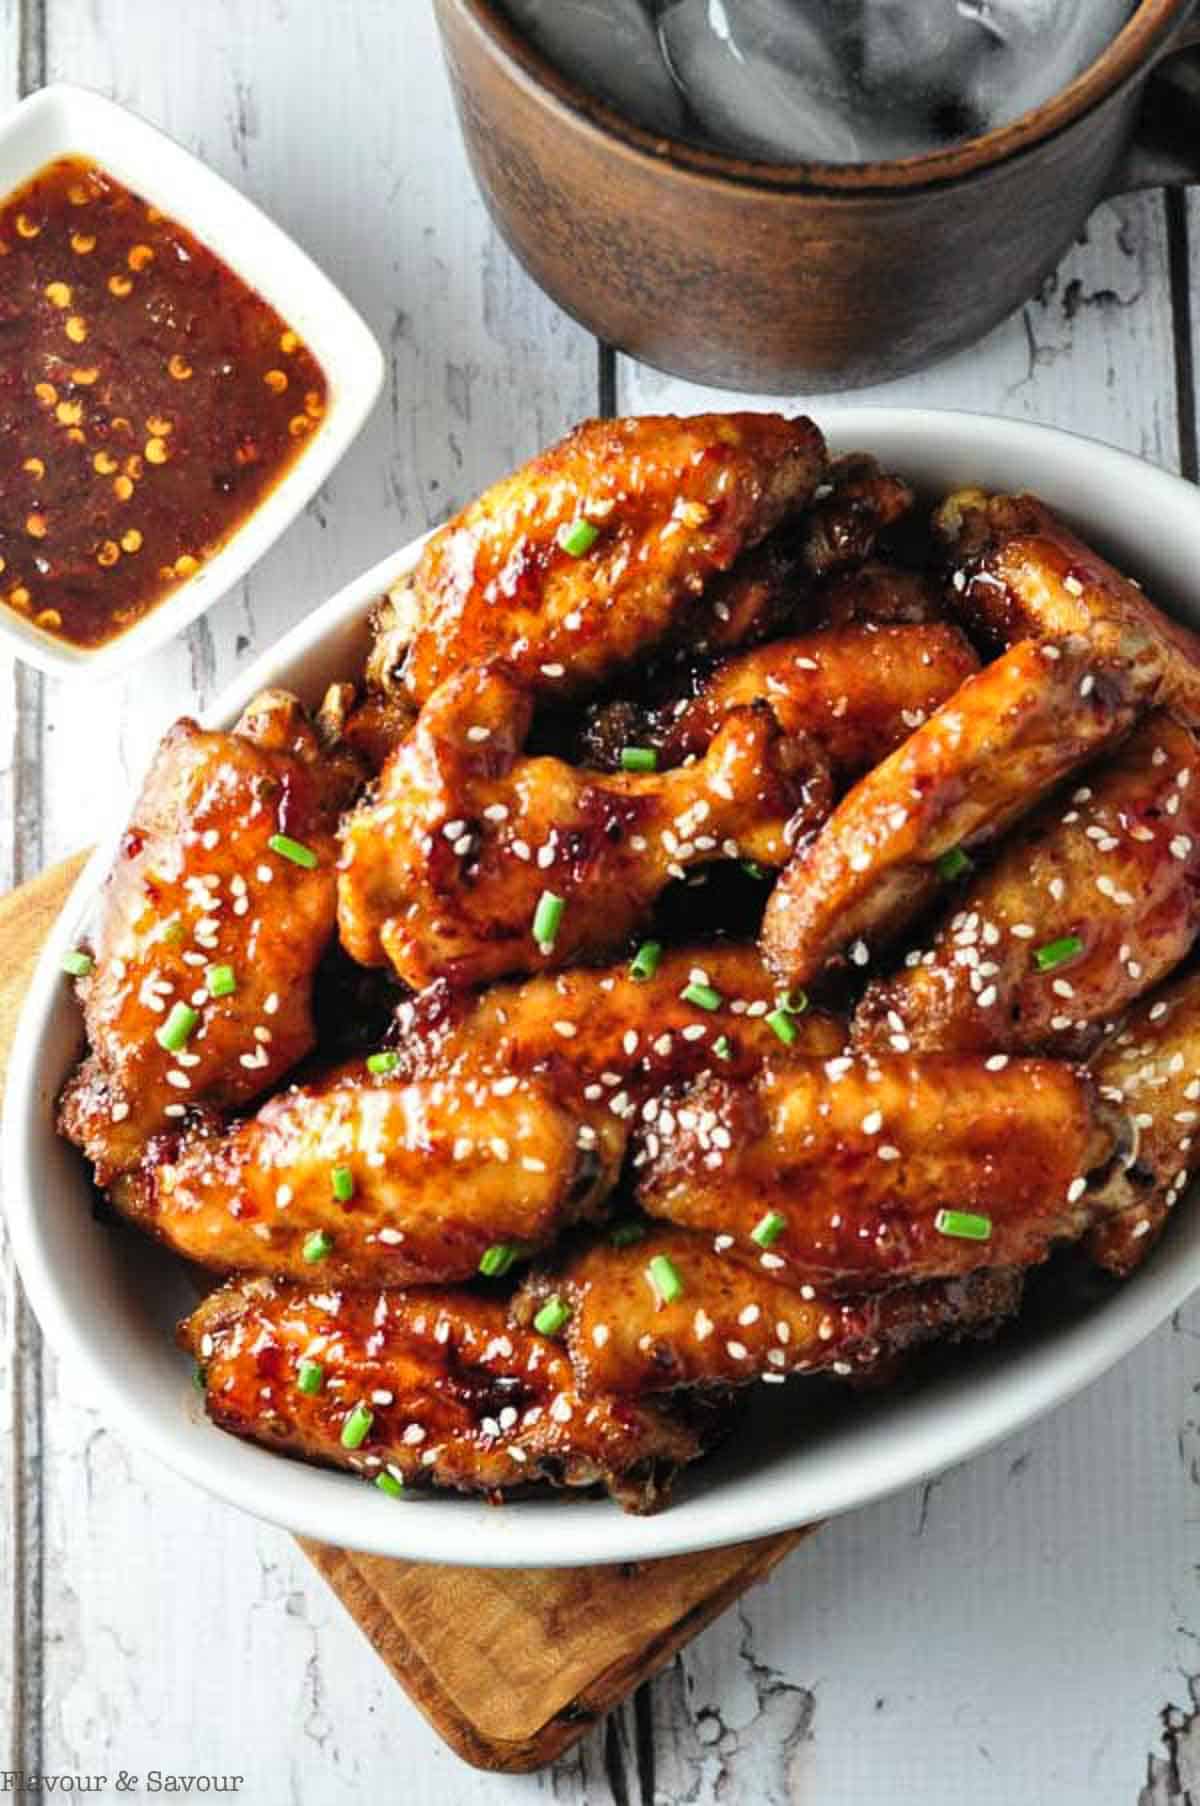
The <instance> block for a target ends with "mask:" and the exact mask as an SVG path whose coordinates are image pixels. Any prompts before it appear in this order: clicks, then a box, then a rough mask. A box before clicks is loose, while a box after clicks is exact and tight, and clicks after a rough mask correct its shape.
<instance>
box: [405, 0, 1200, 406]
mask: <svg viewBox="0 0 1200 1806" xmlns="http://www.w3.org/2000/svg"><path fill="white" fill-rule="evenodd" d="M434 7H435V11H436V13H437V18H438V23H439V26H440V29H441V33H442V41H443V45H444V48H445V52H446V61H447V65H448V67H449V71H450V79H451V83H452V85H453V89H454V95H455V101H456V104H457V107H458V115H459V120H460V122H461V125H462V129H463V134H464V137H465V139H466V143H467V149H468V152H469V154H470V158H471V163H472V166H473V168H474V171H475V175H476V178H477V180H478V182H479V185H480V187H481V189H482V190H483V194H484V198H485V199H486V201H487V204H488V206H489V208H490V210H491V212H492V214H493V216H494V218H495V220H496V223H497V224H498V226H499V228H500V230H501V232H503V234H504V236H505V238H506V239H507V241H508V243H509V244H510V245H511V247H512V249H513V250H514V251H515V252H516V254H517V256H518V257H519V258H520V259H521V261H522V263H523V264H524V265H525V267H526V268H527V269H528V270H529V271H530V273H531V274H532V275H533V276H534V277H535V279H536V280H537V281H538V282H539V283H540V284H541V285H542V287H543V288H544V289H546V290H547V292H548V293H549V294H550V295H552V296H553V297H554V299H555V300H556V301H557V302H558V303H559V304H560V305H561V306H562V307H564V308H565V309H566V310H567V312H568V313H570V314H573V315H574V316H575V318H576V319H577V320H580V321H581V322H582V323H583V324H584V325H585V326H587V327H589V328H590V329H591V331H592V332H594V333H596V334H597V335H598V336H599V337H600V338H602V339H605V340H607V341H608V342H609V343H610V344H613V345H616V346H619V347H620V348H621V349H622V350H624V351H627V352H629V353H630V354H631V355H632V356H633V357H637V358H641V359H644V360H645V361H646V362H647V363H650V364H654V365H657V366H658V367H659V368H661V369H664V370H669V371H671V372H672V373H673V374H675V375H677V376H686V377H690V378H692V379H693V380H695V381H697V382H703V383H711V384H716V385H718V386H722V387H728V388H735V389H751V390H763V391H771V392H776V393H793V392H795V391H798V390H809V389H839V388H850V387H854V386H856V385H858V384H861V383H872V382H880V381H883V380H884V379H886V378H888V377H892V376H899V375H902V374H903V373H904V372H905V371H908V370H914V369H919V368H921V367H922V366H924V365H926V364H929V363H932V362H933V361H934V360H935V359H937V358H940V357H944V356H945V355H946V354H947V353H948V352H951V351H953V350H955V349H956V348H958V347H960V346H962V345H967V344H970V343H971V342H972V341H973V340H975V339H977V338H979V337H981V336H982V334H983V333H985V332H987V331H988V329H989V328H990V327H992V326H994V325H995V324H996V322H997V321H998V320H1001V319H1003V317H1004V316H1005V315H1006V314H1007V313H1009V312H1011V310H1012V309H1013V308H1014V307H1016V306H1017V305H1018V304H1019V303H1020V302H1021V301H1023V300H1025V299H1026V297H1027V296H1028V295H1030V294H1032V293H1033V291H1034V290H1035V289H1036V288H1037V286H1038V284H1039V282H1040V281H1041V280H1042V278H1043V277H1044V276H1045V275H1046V274H1047V273H1048V272H1049V271H1050V270H1051V269H1052V268H1053V267H1054V265H1055V264H1056V263H1057V262H1058V260H1059V258H1060V257H1061V255H1062V253H1063V251H1064V250H1065V249H1066V247H1067V245H1068V244H1069V243H1070V242H1071V240H1072V239H1073V238H1074V237H1075V235H1076V233H1077V232H1078V231H1079V229H1080V227H1081V226H1082V224H1083V222H1084V220H1085V219H1086V217H1087V215H1088V213H1089V212H1090V211H1091V209H1092V207H1093V206H1094V205H1095V204H1096V202H1097V201H1098V200H1100V199H1101V198H1102V197H1103V196H1104V195H1106V194H1111V193H1115V192H1118V191H1119V190H1120V189H1121V188H1123V187H1131V186H1137V185H1139V183H1144V182H1145V181H1147V180H1153V179H1164V178H1167V179H1170V178H1172V177H1173V178H1175V179H1182V177H1183V175H1184V173H1185V172H1184V170H1183V169H1181V168H1180V167H1179V165H1178V163H1177V162H1176V161H1174V160H1172V158H1171V157H1170V156H1169V155H1168V156H1167V157H1166V158H1165V159H1164V158H1163V157H1162V156H1160V157H1159V160H1158V161H1151V162H1149V163H1147V162H1146V161H1145V159H1144V158H1143V162H1142V164H1141V166H1140V167H1139V166H1138V165H1137V164H1136V163H1135V164H1134V166H1132V167H1130V165H1129V163H1128V156H1129V152H1130V147H1131V146H1132V145H1133V144H1134V140H1135V135H1136V136H1141V132H1142V129H1143V128H1145V129H1146V130H1147V131H1148V132H1149V133H1150V135H1151V136H1153V135H1154V134H1155V130H1156V128H1158V131H1157V135H1158V136H1159V137H1160V138H1161V137H1162V136H1163V135H1164V134H1163V133H1162V130H1161V127H1162V123H1163V118H1164V115H1165V112H1166V109H1167V108H1168V107H1169V105H1170V104H1171V99H1170V96H1166V97H1165V98H1164V99H1162V100H1161V101H1159V102H1156V105H1155V106H1153V107H1150V108H1147V112H1146V115H1145V116H1143V117H1142V119H1141V121H1140V124H1139V114H1140V113H1141V112H1142V107H1143V100H1144V89H1145V87H1146V83H1147V80H1148V78H1149V77H1150V75H1151V73H1152V72H1153V71H1154V70H1155V68H1156V67H1157V66H1158V65H1159V64H1160V63H1161V62H1162V61H1163V59H1164V58H1166V57H1168V56H1170V55H1172V54H1173V53H1175V52H1176V51H1179V50H1182V49H1183V48H1185V46H1187V45H1190V44H1196V43H1200V25H1198V24H1197V22H1196V18H1195V14H1196V5H1195V0H1142V3H1141V5H1140V6H1138V8H1137V10H1136V11H1135V12H1134V14H1133V16H1132V17H1131V18H1130V20H1129V22H1128V23H1127V24H1126V26H1125V28H1124V29H1123V30H1122V31H1121V33H1120V34H1119V36H1117V37H1116V38H1114V39H1113V41H1112V43H1111V44H1110V45H1109V46H1108V48H1107V49H1106V50H1105V52H1104V54H1103V55H1102V56H1101V57H1100V58H1099V60H1098V61H1097V62H1095V63H1093V64H1092V66H1091V67H1090V68H1089V69H1087V70H1086V71H1085V72H1084V73H1083V74H1082V75H1081V76H1079V78H1078V79H1077V80H1076V81H1073V82H1072V83H1071V84H1070V85H1069V86H1068V87H1066V88H1064V89H1063V90H1062V91H1061V92H1060V93H1059V94H1056V95H1055V96H1054V97H1053V98H1052V99H1051V100H1049V101H1047V102H1045V103H1044V104H1043V105H1042V106H1040V107H1037V108H1035V109H1034V110H1033V111H1031V112H1029V113H1026V114H1024V115H1022V117H1021V118H1019V119H1017V120H1014V121H1013V123H1012V124H1010V125H1006V126H1002V127H1000V128H999V129H998V130H996V131H992V132H988V133H987V134H986V135H985V136H983V137H980V138H975V139H972V140H970V141H969V142H967V143H964V144H958V145H954V146H952V147H950V148H948V149H944V150H937V151H933V152H930V153H929V154H927V155H925V156H920V157H905V158H900V159H897V160H896V161H895V162H891V163H863V164H822V163H808V164H795V165H781V164H768V163H755V162H749V161H747V160H745V159H744V158H740V157H736V156H733V155H726V154H723V153H721V152H719V151H712V150H707V149H703V148H701V147H699V146H696V145H691V144H683V143H680V142H677V141H675V140H669V139H663V138H656V137H654V136H653V134H651V133H650V132H647V131H645V130H643V129H642V128H641V127H640V126H637V125H634V124H632V123H631V122H630V121H629V120H627V119H624V118H623V117H622V116H621V115H620V114H618V113H616V112H614V111H613V110H612V109H611V108H610V107H608V106H606V105H605V104H604V103H603V102H602V101H599V100H597V99H596V98H595V97H594V96H592V95H589V94H587V93H586V92H584V91H583V90H582V89H581V88H579V87H577V86H576V85H575V84H574V83H573V82H571V81H570V80H568V79H567V78H566V77H565V76H563V75H562V74H560V73H559V71H558V70H557V69H555V68H554V67H553V66H552V65H551V64H550V63H549V62H547V61H546V59H545V58H544V57H542V56H541V55H539V53H538V52H537V51H536V50H535V49H534V48H533V47H532V46H531V45H530V44H529V43H528V42H527V40H525V39H524V38H522V37H521V36H520V35H519V33H517V32H516V31H515V30H514V29H513V28H512V26H511V25H510V24H509V23H508V22H507V20H506V19H505V18H504V16H503V15H502V13H501V12H500V9H499V7H498V6H497V5H496V4H495V0H434ZM1184 75H1185V77H1192V76H1194V75H1195V71H1192V70H1186V71H1184ZM1185 85H1186V84H1185ZM1157 86H1158V84H1157V83H1156V84H1155V87H1156V89H1157ZM1153 92H1154V91H1153V90H1152V95H1153ZM1177 99H1178V95H1176V100H1177ZM1198 121H1200V106H1197V107H1196V109H1195V110H1194V111H1193V112H1192V114H1191V120H1190V129H1189V130H1188V132H1187V133H1186V134H1184V135H1183V136H1184V139H1185V141H1189V142H1192V141H1195V139H1196V136H1197V122H1198ZM1185 155H1186V153H1185ZM1123 159H1126V161H1124V162H1123ZM1195 161H1196V169H1195V170H1193V171H1192V172H1191V173H1197V171H1198V170H1200V149H1198V150H1197V153H1196V159H1195Z"/></svg>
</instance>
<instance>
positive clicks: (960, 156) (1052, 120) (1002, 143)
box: [434, 0, 1195, 200]
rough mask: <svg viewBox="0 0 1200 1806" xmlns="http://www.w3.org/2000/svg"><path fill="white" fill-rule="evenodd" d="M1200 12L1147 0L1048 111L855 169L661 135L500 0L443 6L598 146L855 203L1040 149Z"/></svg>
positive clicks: (774, 189) (699, 177)
mask: <svg viewBox="0 0 1200 1806" xmlns="http://www.w3.org/2000/svg"><path fill="white" fill-rule="evenodd" d="M1194 7H1195V0H1138V4H1137V6H1136V10H1135V11H1134V12H1133V13H1131V14H1130V17H1129V18H1128V19H1127V20H1126V22H1125V24H1124V25H1123V26H1122V28H1121V30H1120V31H1119V32H1118V33H1117V34H1116V36H1115V37H1114V38H1112V39H1111V40H1110V42H1109V43H1108V44H1107V45H1106V46H1105V48H1104V50H1103V51H1102V52H1101V54H1100V55H1099V56H1098V57H1097V58H1096V59H1095V60H1094V61H1093V62H1092V63H1090V64H1089V65H1088V67H1087V68H1086V69H1084V70H1083V71H1082V72H1081V73H1080V74H1079V75H1077V76H1076V77H1075V79H1074V80H1073V81H1071V82H1069V83H1068V84H1067V85H1066V86H1065V87H1064V88H1060V89H1059V91H1058V93H1057V94H1053V95H1051V97H1050V98H1049V100H1045V101H1043V102H1042V103H1041V104H1040V105H1039V106H1036V107H1033V108H1031V109H1029V110H1028V111H1027V112H1025V113H1021V114H1019V115H1018V116H1017V118H1016V119H1014V120H1010V121H1009V122H1008V123H1007V124H1005V125H1002V126H997V127H995V128H993V130H991V131H990V132H985V133H982V134H981V135H980V136H979V137H977V138H968V139H965V140H964V141H963V142H962V143H959V144H954V145H950V146H947V147H946V148H945V149H942V150H936V151H927V152H924V153H923V154H921V155H919V156H911V157H896V158H893V159H890V160H888V161H885V162H874V163H849V164H847V163H822V162H820V161H818V160H816V159H813V160H810V161H806V162H800V163H768V162H765V161H763V160H761V159H756V158H752V157H739V156H736V155H735V154H734V153H733V152H725V151H721V150H716V149H708V148H706V147H705V146H703V145H700V144H695V143H692V142H690V141H689V140H687V139H684V138H676V137H674V136H672V135H671V134H669V133H662V132H652V131H650V130H648V129H647V128H646V127H644V126H640V125H638V124H637V123H636V122H635V121H634V120H631V119H628V118H626V116H625V115H624V114H623V113H621V112H620V111H619V110H618V109H617V108H615V107H613V106H612V105H610V104H609V103H608V102H607V101H604V100H602V99H600V98H598V97H597V96H596V95H594V94H591V93H589V92H588V90H587V89H586V88H584V87H582V86H581V85H580V84H579V83H577V82H575V81H573V80H572V79H571V77H570V76H567V75H564V74H563V73H562V72H561V71H560V70H559V69H558V68H557V66H556V65H555V64H554V63H553V62H551V61H550V59H549V58H548V57H546V56H543V55H542V53H541V52H540V51H539V50H538V49H537V48H536V47H535V46H534V45H532V44H531V43H530V42H529V40H528V39H527V38H526V37H524V36H523V34H522V33H521V32H520V31H519V30H518V28H517V27H516V26H515V25H513V23H512V22H511V21H510V20H509V19H508V18H507V17H506V16H505V15H504V13H503V12H502V11H501V8H500V5H499V4H498V0H434V10H435V12H436V13H437V15H438V18H439V23H440V25H441V31H442V38H443V44H444V45H446V47H447V48H448V44H447V30H446V25H445V22H444V21H445V19H446V18H447V17H448V16H449V15H450V14H451V13H455V14H457V15H458V16H459V17H460V18H461V20H462V21H463V24H464V26H465V28H466V29H468V30H469V31H471V32H472V33H473V34H474V35H475V37H476V40H477V42H479V43H480V44H482V45H484V46H486V47H487V50H486V52H485V53H486V54H491V55H493V56H494V57H496V58H497V59H498V60H499V62H500V64H501V65H502V66H503V68H504V69H505V71H506V73H507V75H508V76H509V78H510V79H511V80H512V81H513V82H515V83H516V84H517V86H518V87H520V88H521V89H522V90H523V92H524V93H525V94H526V95H528V96H529V97H530V98H532V99H535V100H537V101H539V102H540V103H542V104H544V105H546V106H547V107H549V109H550V110H551V111H552V112H553V113H555V114H556V115H557V116H558V117H559V119H560V120H562V121H564V122H569V123H571V124H572V125H576V126H578V127H579V128H580V129H581V130H583V131H584V133H585V134H587V135H589V136H591V137H593V138H594V139H595V140H596V142H597V145H599V144H601V143H602V144H604V145H605V146H606V147H607V148H608V149H610V150H612V149H616V150H618V151H620V152H621V153H622V154H623V155H625V156H627V157H628V158H629V159H630V160H631V161H633V162H636V163H639V164H642V165H647V164H651V163H652V164H654V165H656V166H657V167H658V168H660V169H662V170H664V171H666V172H667V173H668V174H669V175H671V176H674V177H678V178H680V179H682V180H684V181H692V182H696V183H699V184H701V185H705V184H707V185H717V186H734V187H739V188H754V189H757V190H759V191H760V192H761V193H763V194H775V195H780V196H782V195H787V194H801V193H802V194H821V195H824V196H826V197H827V198H828V197H832V196H838V195H840V196H841V197H842V198H843V199H846V200H851V199H858V198H865V197H867V196H870V195H879V194H889V193H896V192H905V193H912V192H914V191H918V190H921V189H925V188H935V187H941V186H944V185H947V184H949V183H952V182H956V181H960V180H961V179H962V178H964V177H966V176H970V175H973V174H975V173H977V172H978V171H980V170H982V169H986V168H994V167H996V166H998V165H999V164H1001V163H1005V162H1007V161H1009V160H1010V159H1012V158H1014V157H1016V156H1019V155H1021V154H1023V153H1025V152H1028V151H1031V150H1033V149H1035V148H1036V147H1037V146H1038V145H1040V144H1042V143H1044V142H1046V141H1047V140H1048V139H1050V138H1052V137H1055V136H1057V135H1058V134H1059V133H1060V132H1063V131H1065V130H1066V129H1067V128H1068V127H1069V126H1071V125H1073V124H1074V123H1075V122H1076V121H1077V120H1078V119H1080V118H1082V117H1083V115H1084V114H1085V113H1088V112H1090V111H1092V110H1093V109H1094V108H1096V107H1098V106H1100V105H1101V104H1102V103H1103V102H1104V101H1106V100H1108V99H1109V98H1110V97H1111V96H1112V95H1114V94H1116V93H1117V92H1118V91H1119V90H1120V89H1121V88H1123V87H1126V86H1128V85H1130V84H1132V83H1133V82H1135V81H1137V80H1138V79H1139V77H1140V76H1141V75H1143V74H1144V75H1149V74H1150V72H1151V71H1152V69H1153V67H1154V65H1155V63H1156V62H1157V61H1158V58H1159V56H1160V54H1165V53H1166V52H1168V51H1169V50H1170V49H1171V48H1172V46H1171V42H1170V39H1171V35H1172V33H1173V32H1175V31H1177V30H1178V29H1179V28H1180V27H1182V26H1183V25H1184V23H1185V22H1186V20H1187V19H1188V17H1189V15H1190V14H1191V13H1192V12H1193V10H1194ZM450 60H451V61H453V58H452V57H451V58H450Z"/></svg>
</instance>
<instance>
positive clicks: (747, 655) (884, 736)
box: [584, 623, 979, 791]
mask: <svg viewBox="0 0 1200 1806" xmlns="http://www.w3.org/2000/svg"><path fill="white" fill-rule="evenodd" d="M978 669H979V660H978V658H977V657H976V656H975V653H974V652H973V651H972V649H971V646H970V643H969V642H968V641H967V639H966V638H965V636H964V635H963V634H962V633H960V632H959V630H958V629H957V628H956V627H951V626H949V625H948V624H946V623H935V624H933V625H931V626H928V627H875V626H874V625H871V624H868V625H865V626H847V627H828V628H823V629H821V630H820V631H818V632H816V633H806V634H802V635H800V636H798V637H797V638H795V639H788V640H772V641H771V642H770V643H769V644H767V645H765V646H757V647H755V648H754V650H753V651H750V652H742V653H738V654H736V655H735V656H734V657H733V658H729V659H726V660H725V661H724V662H723V663H721V664H719V665H717V666H715V667H714V668H713V669H712V670H711V671H710V672H709V673H707V674H706V675H704V676H699V677H697V678H695V679H694V680H693V681H692V682H691V683H690V684H689V686H688V689H687V691H686V692H685V693H682V694H681V693H679V692H678V691H677V692H676V693H675V694H674V695H671V694H668V695H667V696H666V697H665V698H663V699H662V700H661V701H658V702H655V703H653V704H651V705H648V706H646V707H644V708H641V707H639V706H638V705H637V704H633V703H628V702H616V703H606V704H602V705H601V706H600V707H599V708H597V709H595V710H594V711H593V712H592V714H591V716H590V720H589V723H588V727H587V729H586V730H585V736H584V745H585V749H586V751H587V752H588V754H589V755H590V757H591V758H592V759H593V761H594V762H595V763H596V764H598V765H601V766H604V767H607V768H609V769H612V768H614V767H617V766H619V765H620V761H621V752H622V749H623V748H624V747H626V746H645V747H653V748H654V749H655V751H656V752H657V753H658V756H659V762H660V763H661V764H663V765H679V764H682V763H683V761H684V760H685V759H688V758H693V757H697V756H699V755H700V754H701V753H703V752H704V751H705V749H706V748H707V747H708V746H710V745H711V744H712V740H713V737H714V735H715V734H716V733H718V732H719V731H720V728H721V726H722V724H723V723H724V722H725V721H726V720H727V718H728V716H729V714H730V712H731V711H732V710H733V709H738V708H746V707H748V706H749V705H750V704H751V703H754V702H756V701H758V700H760V699H761V700H763V701H765V702H767V703H769V704H770V708H771V712H772V714H773V715H774V716H775V718H776V720H777V721H778V722H779V725H780V727H781V728H782V729H783V730H784V732H785V733H787V734H790V735H796V734H804V735H805V736H807V738H808V739H809V740H810V741H811V742H812V744H813V745H814V746H816V747H818V748H819V749H820V751H821V753H822V755H823V757H824V759H825V760H826V762H827V763H828V766H829V769H830V772H831V775H832V778H833V782H834V785H835V786H836V788H837V789H838V790H839V791H840V790H844V789H845V787H846V785H847V784H848V783H850V782H851V781H852V780H853V779H855V778H858V777H861V775H862V774H863V772H865V771H869V770H870V769H871V767H872V766H873V765H877V764H878V763H879V761H880V760H881V759H884V758H886V757H887V755H888V754H889V753H891V752H894V751H895V749H896V748H897V747H898V746H899V745H900V744H901V742H902V741H903V740H906V739H907V738H908V736H909V734H910V733H912V732H913V730H914V728H918V727H920V725H921V723H922V722H923V721H924V720H925V718H926V717H927V716H928V715H929V714H931V713H932V711H933V710H934V709H936V708H938V707H940V705H941V704H942V703H943V702H945V701H946V700H947V699H948V698H949V697H951V696H953V695H954V693H955V691H956V690H957V689H958V688H959V687H960V685H961V684H963V683H965V681H966V679H967V678H968V677H970V676H971V675H972V673H973V672H975V671H977V670H978Z"/></svg>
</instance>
